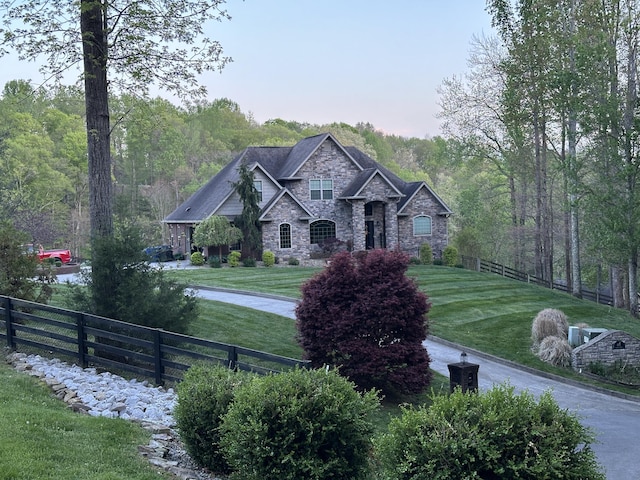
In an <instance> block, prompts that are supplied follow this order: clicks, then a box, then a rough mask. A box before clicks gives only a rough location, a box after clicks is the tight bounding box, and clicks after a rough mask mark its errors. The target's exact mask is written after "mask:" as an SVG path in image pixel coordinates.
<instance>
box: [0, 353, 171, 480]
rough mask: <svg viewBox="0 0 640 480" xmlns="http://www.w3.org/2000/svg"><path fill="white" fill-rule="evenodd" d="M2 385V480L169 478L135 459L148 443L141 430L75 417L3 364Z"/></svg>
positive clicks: (43, 389)
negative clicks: (139, 448)
mask: <svg viewBox="0 0 640 480" xmlns="http://www.w3.org/2000/svg"><path fill="white" fill-rule="evenodd" d="M0 384H1V385H2V388H1V389H0V405H2V413H1V414H0V480H9V479H11V480H27V479H29V480H31V479H39V480H41V479H42V480H44V479H52V480H53V479H56V480H57V479H81V478H82V479H89V478H90V479H92V480H125V479H127V480H151V479H158V478H170V477H169V476H168V475H164V474H162V475H161V474H160V473H159V470H157V469H156V468H153V467H151V466H150V464H149V463H148V461H147V460H145V459H144V458H142V457H141V456H140V455H139V454H138V452H137V446H138V445H146V444H147V443H148V442H149V438H150V434H149V433H148V432H146V431H144V430H143V429H142V428H141V427H140V426H138V425H136V424H134V423H132V422H128V421H125V420H120V419H107V418H97V417H90V416H87V415H79V414H77V413H74V412H72V411H71V410H70V409H69V408H68V407H66V406H65V404H64V403H62V402H61V401H60V400H58V399H56V398H55V397H53V396H52V395H51V393H50V390H49V389H48V388H46V387H45V386H44V384H42V383H39V382H38V381H37V380H36V379H35V378H33V377H29V376H27V375H25V374H22V373H18V372H16V371H15V370H13V369H12V368H11V367H10V366H9V365H6V364H4V363H3V364H0Z"/></svg>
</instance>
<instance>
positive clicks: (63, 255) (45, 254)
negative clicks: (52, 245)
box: [25, 244, 71, 264]
mask: <svg viewBox="0 0 640 480" xmlns="http://www.w3.org/2000/svg"><path fill="white" fill-rule="evenodd" d="M25 250H26V252H27V253H30V254H34V253H35V254H36V255H38V259H39V260H40V261H42V260H44V259H45V258H52V259H53V261H54V262H55V263H63V264H64V263H69V262H70V261H71V251H70V250H65V249H62V248H60V249H55V250H45V249H44V248H42V245H38V249H37V250H36V249H34V246H33V245H32V244H28V245H25Z"/></svg>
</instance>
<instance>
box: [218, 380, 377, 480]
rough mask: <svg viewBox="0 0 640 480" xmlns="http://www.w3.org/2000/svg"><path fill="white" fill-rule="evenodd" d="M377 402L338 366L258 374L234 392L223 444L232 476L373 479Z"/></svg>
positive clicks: (288, 479) (250, 479)
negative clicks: (373, 441)
mask: <svg viewBox="0 0 640 480" xmlns="http://www.w3.org/2000/svg"><path fill="white" fill-rule="evenodd" d="M378 405H379V400H378V398H377V395H376V393H375V392H373V391H369V392H367V393H364V394H360V393H358V392H357V391H356V390H355V388H354V385H353V384H352V383H351V382H349V381H348V380H346V379H344V378H343V377H341V376H340V375H338V373H337V372H336V371H335V370H328V369H320V370H302V369H296V370H293V371H289V372H285V373H281V374H275V375H267V376H264V377H255V378H253V379H252V380H251V382H248V383H245V384H242V385H241V386H239V387H238V388H237V389H236V391H235V399H234V402H233V403H232V404H231V407H230V408H229V411H228V412H227V414H226V415H225V416H224V418H223V422H222V427H221V433H222V440H221V445H222V449H223V452H224V454H225V457H226V458H227V461H228V462H229V464H230V465H231V466H232V468H233V470H234V473H233V475H232V478H233V479H237V480H239V479H242V480H299V479H302V478H304V479H311V480H324V479H327V478H331V479H335V480H352V479H367V478H371V476H370V471H369V457H370V453H371V447H372V444H371V436H372V434H373V424H372V423H371V422H370V416H371V415H372V414H373V412H375V411H376V410H377V408H378Z"/></svg>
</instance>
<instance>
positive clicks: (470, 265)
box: [462, 256, 613, 305]
mask: <svg viewBox="0 0 640 480" xmlns="http://www.w3.org/2000/svg"><path fill="white" fill-rule="evenodd" d="M462 265H463V266H464V268H466V269H468V270H475V271H477V272H489V273H495V274H498V275H502V276H503V277H506V278H510V279H512V280H518V281H521V282H527V283H533V284H535V285H540V286H542V287H547V288H551V289H553V290H560V291H562V292H568V289H567V286H566V285H564V284H562V283H558V282H553V281H549V280H543V279H541V278H538V277H535V276H534V275H530V274H528V273H525V272H519V271H518V270H514V269H513V268H510V267H506V266H505V265H501V264H499V263H494V262H491V261H488V260H481V259H480V258H476V257H466V256H463V257H462ZM582 298H583V299H585V300H591V301H592V302H596V303H600V304H603V305H613V297H612V296H611V295H606V294H604V293H602V292H600V291H599V290H590V289H588V288H583V289H582Z"/></svg>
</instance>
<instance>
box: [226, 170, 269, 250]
mask: <svg viewBox="0 0 640 480" xmlns="http://www.w3.org/2000/svg"><path fill="white" fill-rule="evenodd" d="M238 175H239V176H240V180H238V181H237V182H236V183H234V184H233V188H234V189H235V191H236V193H237V194H238V195H239V196H240V200H241V201H242V213H241V214H240V215H239V216H238V217H236V219H235V223H236V225H238V227H239V228H240V230H242V235H243V238H244V244H243V250H244V254H245V255H247V256H252V255H257V254H258V253H259V251H260V249H261V246H262V235H261V233H260V222H259V221H258V218H259V217H260V196H259V195H260V193H259V192H258V190H256V187H255V185H254V182H253V171H251V170H249V168H247V166H246V165H245V164H242V165H241V166H240V169H239V171H238Z"/></svg>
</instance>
